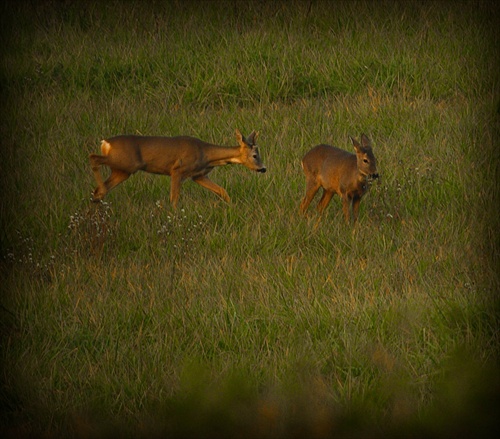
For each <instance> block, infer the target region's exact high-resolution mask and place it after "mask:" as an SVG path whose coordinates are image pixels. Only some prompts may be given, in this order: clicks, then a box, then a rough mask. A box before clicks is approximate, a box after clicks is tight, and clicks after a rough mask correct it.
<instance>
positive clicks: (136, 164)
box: [90, 130, 266, 209]
mask: <svg viewBox="0 0 500 439" xmlns="http://www.w3.org/2000/svg"><path fill="white" fill-rule="evenodd" d="M257 136H258V133H257V132H255V131H253V132H252V133H251V134H250V135H249V136H248V137H246V138H245V137H243V136H242V134H241V133H240V132H239V131H238V130H236V138H237V140H238V143H239V145H238V146H234V147H225V146H218V145H213V144H210V143H207V142H204V141H202V140H199V139H196V138H194V137H188V136H178V137H153V136H132V135H124V136H116V137H111V138H109V139H105V140H103V141H102V142H101V151H102V155H98V154H91V155H90V164H91V166H92V170H93V172H94V177H95V180H96V182H97V188H96V189H95V190H94V194H93V201H101V200H102V199H103V198H104V196H105V195H106V194H107V193H108V192H109V191H110V190H111V189H113V188H114V187H115V186H117V185H118V184H120V183H122V182H123V181H125V180H126V179H127V178H129V177H130V176H131V175H132V174H135V173H136V172H137V171H145V172H150V173H153V174H164V175H169V176H170V177H171V178H172V182H171V186H170V202H171V203H172V205H173V207H174V209H175V208H176V206H177V202H178V200H179V193H180V188H181V183H182V182H183V181H184V180H185V179H187V178H191V179H192V180H193V181H194V182H196V183H198V184H199V185H200V186H203V187H205V188H207V189H208V190H210V191H212V192H214V193H215V194H217V195H218V196H220V197H221V198H222V199H224V200H225V201H227V202H229V201H230V198H229V195H228V194H227V192H226V191H225V189H224V188H222V187H220V186H219V185H217V184H215V183H214V182H213V181H212V180H210V179H209V178H208V177H207V174H208V173H209V172H210V171H212V169H213V168H214V167H216V166H222V165H227V164H232V163H235V164H240V165H244V166H246V167H247V168H249V169H251V170H252V171H257V172H266V167H265V166H264V165H263V163H262V161H261V159H260V155H259V149H258V147H257V145H256V139H257ZM101 165H106V166H109V168H110V169H111V175H110V176H109V178H108V179H107V180H106V181H105V182H103V180H102V176H101V172H100V170H99V167H100V166H101Z"/></svg>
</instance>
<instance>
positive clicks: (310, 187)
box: [300, 178, 321, 213]
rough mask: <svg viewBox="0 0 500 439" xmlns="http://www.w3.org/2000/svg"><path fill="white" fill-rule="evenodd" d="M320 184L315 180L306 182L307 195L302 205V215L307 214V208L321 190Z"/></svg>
mask: <svg viewBox="0 0 500 439" xmlns="http://www.w3.org/2000/svg"><path fill="white" fill-rule="evenodd" d="M320 187H321V186H320V184H319V183H317V182H316V180H315V179H312V178H311V179H308V180H306V195H305V196H304V199H303V200H302V202H301V203H300V211H301V212H302V213H305V212H306V210H307V208H308V207H309V204H311V201H312V200H313V198H314V196H315V195H316V192H318V190H319V188H320Z"/></svg>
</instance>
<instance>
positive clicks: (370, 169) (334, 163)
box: [300, 134, 378, 223]
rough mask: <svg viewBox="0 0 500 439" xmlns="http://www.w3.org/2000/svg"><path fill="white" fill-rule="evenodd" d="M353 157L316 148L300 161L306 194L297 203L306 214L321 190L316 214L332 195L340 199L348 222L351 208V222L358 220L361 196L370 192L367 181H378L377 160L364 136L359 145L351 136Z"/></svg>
mask: <svg viewBox="0 0 500 439" xmlns="http://www.w3.org/2000/svg"><path fill="white" fill-rule="evenodd" d="M351 141H352V144H353V146H354V150H355V152H356V154H352V153H350V152H348V151H344V150H342V149H339V148H335V147H334V146H329V145H317V146H315V147H314V148H313V149H311V150H310V151H309V152H308V153H307V154H306V155H305V156H304V158H303V159H302V168H303V170H304V174H305V176H306V195H305V197H304V199H303V200H302V203H301V204H300V210H301V212H302V213H305V211H306V210H307V208H308V207H309V204H310V203H311V201H312V199H313V198H314V195H316V192H317V191H318V190H319V188H320V187H322V188H323V195H322V197H321V199H320V201H319V203H318V211H319V212H320V213H322V212H323V211H324V210H325V208H326V206H328V203H329V202H330V200H331V198H332V196H333V195H335V194H338V195H339V197H340V198H341V199H342V210H343V211H344V217H345V220H346V222H347V223H349V219H350V208H351V204H352V214H353V218H354V223H356V221H357V219H358V211H359V203H360V202H361V197H363V195H364V194H365V193H366V192H367V191H368V189H369V180H371V179H375V178H378V174H377V161H376V159H375V156H374V155H373V151H372V146H371V141H370V139H369V138H368V137H366V136H365V135H364V134H362V135H361V144H360V143H359V142H358V141H357V140H356V139H354V138H352V137H351Z"/></svg>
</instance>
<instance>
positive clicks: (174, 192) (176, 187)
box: [170, 174, 182, 209]
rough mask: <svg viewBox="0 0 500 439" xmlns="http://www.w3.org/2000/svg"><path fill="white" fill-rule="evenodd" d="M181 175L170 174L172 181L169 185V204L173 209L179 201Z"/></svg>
mask: <svg viewBox="0 0 500 439" xmlns="http://www.w3.org/2000/svg"><path fill="white" fill-rule="evenodd" d="M181 183H182V175H181V174H172V181H171V185H170V203H171V204H172V206H173V208H174V209H176V208H177V202H178V201H179V194H180V192H181Z"/></svg>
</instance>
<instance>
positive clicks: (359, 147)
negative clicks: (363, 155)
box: [349, 136, 361, 153]
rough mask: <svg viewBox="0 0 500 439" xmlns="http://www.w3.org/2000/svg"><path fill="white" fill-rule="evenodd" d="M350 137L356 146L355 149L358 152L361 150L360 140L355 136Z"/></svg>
mask: <svg viewBox="0 0 500 439" xmlns="http://www.w3.org/2000/svg"><path fill="white" fill-rule="evenodd" d="M349 138H350V139H351V142H352V144H353V146H354V149H355V150H356V152H357V153H358V152H359V151H360V150H361V145H360V144H359V142H358V141H357V140H356V139H355V138H354V137H351V136H349Z"/></svg>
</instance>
